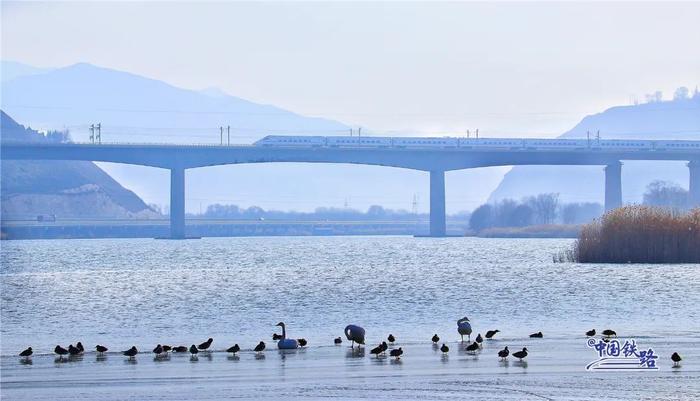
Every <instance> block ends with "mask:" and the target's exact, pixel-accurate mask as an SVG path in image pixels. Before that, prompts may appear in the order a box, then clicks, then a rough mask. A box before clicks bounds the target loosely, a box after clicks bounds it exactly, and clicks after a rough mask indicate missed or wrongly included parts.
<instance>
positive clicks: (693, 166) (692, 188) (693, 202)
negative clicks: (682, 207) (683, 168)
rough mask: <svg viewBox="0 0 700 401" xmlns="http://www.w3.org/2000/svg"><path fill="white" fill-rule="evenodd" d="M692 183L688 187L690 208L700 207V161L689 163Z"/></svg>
mask: <svg viewBox="0 0 700 401" xmlns="http://www.w3.org/2000/svg"><path fill="white" fill-rule="evenodd" d="M688 172H689V173H690V183H689V185H688V203H689V204H690V207H696V206H700V160H692V161H690V163H688Z"/></svg>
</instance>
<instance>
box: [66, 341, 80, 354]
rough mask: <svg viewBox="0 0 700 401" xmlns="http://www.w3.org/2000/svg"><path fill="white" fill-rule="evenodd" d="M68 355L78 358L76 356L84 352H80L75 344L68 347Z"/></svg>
mask: <svg viewBox="0 0 700 401" xmlns="http://www.w3.org/2000/svg"><path fill="white" fill-rule="evenodd" d="M68 353H69V354H70V355H71V356H76V355H80V354H82V351H80V349H79V348H78V347H74V346H73V344H70V345H69V346H68Z"/></svg>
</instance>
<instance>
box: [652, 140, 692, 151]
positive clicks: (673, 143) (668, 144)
mask: <svg viewBox="0 0 700 401" xmlns="http://www.w3.org/2000/svg"><path fill="white" fill-rule="evenodd" d="M653 142H654V149H655V150H661V151H674V150H700V141H681V140H661V141H653Z"/></svg>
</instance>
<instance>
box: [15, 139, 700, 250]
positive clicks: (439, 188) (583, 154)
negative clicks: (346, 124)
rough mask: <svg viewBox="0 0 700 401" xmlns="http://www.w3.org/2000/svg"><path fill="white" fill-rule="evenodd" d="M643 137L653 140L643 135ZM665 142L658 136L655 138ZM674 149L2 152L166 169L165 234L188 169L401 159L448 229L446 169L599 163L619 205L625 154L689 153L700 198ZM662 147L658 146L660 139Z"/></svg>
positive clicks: (695, 145)
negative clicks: (423, 184) (420, 178)
mask: <svg viewBox="0 0 700 401" xmlns="http://www.w3.org/2000/svg"><path fill="white" fill-rule="evenodd" d="M643 142H646V143H650V142H654V141H643ZM659 142H662V141H659ZM675 142H684V144H685V146H679V147H678V148H672V149H670V150H669V149H662V150H660V149H656V148H654V147H644V148H640V149H635V148H633V147H629V148H624V149H612V148H606V149H601V148H590V147H589V148H583V149H581V148H574V147H562V148H555V147H551V148H543V149H539V148H504V147H487V146H485V147H474V148H471V147H457V148H447V147H415V148H408V147H385V146H384V147H382V146H378V147H372V146H362V145H359V144H358V145H356V146H345V147H328V146H242V145H236V146H218V145H217V146H208V145H163V144H158V145H150V144H76V143H67V144H41V143H3V144H2V146H1V151H2V152H1V157H2V158H3V159H6V160H84V161H95V162H110V163H125V164H134V165H141V166H151V167H158V168H165V169H169V170H170V235H171V237H172V238H185V235H186V233H185V170H186V169H191V168H198V167H207V166H217V165H225V164H242V163H350V164H367V165H376V166H387V167H399V168H407V169H414V170H421V171H425V172H427V173H429V174H430V235H431V236H434V237H441V236H445V233H446V222H445V172H446V171H451V170H461V169H469V168H476V167H491V166H514V165H600V166H604V174H605V209H606V210H610V209H613V208H616V207H619V206H620V205H622V176H621V174H622V161H623V160H676V161H687V162H688V168H689V172H690V186H689V188H690V199H691V202H692V203H693V204H700V141H675ZM660 148H663V147H660Z"/></svg>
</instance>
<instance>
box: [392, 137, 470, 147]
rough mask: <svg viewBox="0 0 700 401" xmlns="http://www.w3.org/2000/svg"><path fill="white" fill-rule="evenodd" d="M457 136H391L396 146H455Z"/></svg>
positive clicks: (456, 144)
mask: <svg viewBox="0 0 700 401" xmlns="http://www.w3.org/2000/svg"><path fill="white" fill-rule="evenodd" d="M458 144H459V143H458V140H457V138H438V137H435V138H418V137H416V138H393V146H394V147H397V148H456V147H457V146H458Z"/></svg>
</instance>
